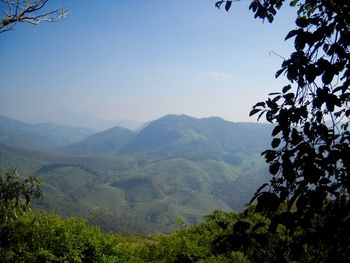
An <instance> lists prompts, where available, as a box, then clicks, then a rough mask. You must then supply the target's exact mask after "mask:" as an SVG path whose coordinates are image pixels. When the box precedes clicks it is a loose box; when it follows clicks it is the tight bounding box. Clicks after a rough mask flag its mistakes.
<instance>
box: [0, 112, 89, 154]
mask: <svg viewBox="0 0 350 263" xmlns="http://www.w3.org/2000/svg"><path fill="white" fill-rule="evenodd" d="M93 133H94V132H93V131H92V130H89V129H85V128H79V127H69V126H62V125H56V124H51V123H39V124H28V123H24V122H20V121H17V120H14V119H11V118H7V117H4V116H0V143H1V144H6V145H10V146H14V147H20V148H28V149H53V148H56V147H60V146H63V145H67V144H71V143H74V142H78V141H81V140H82V139H84V138H86V137H87V136H89V135H91V134H93Z"/></svg>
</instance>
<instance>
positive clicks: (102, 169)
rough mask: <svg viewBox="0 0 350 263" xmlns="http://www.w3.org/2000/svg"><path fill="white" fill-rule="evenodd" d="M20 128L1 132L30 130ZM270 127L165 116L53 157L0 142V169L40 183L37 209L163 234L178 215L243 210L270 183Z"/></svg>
mask: <svg viewBox="0 0 350 263" xmlns="http://www.w3.org/2000/svg"><path fill="white" fill-rule="evenodd" d="M7 121H9V122H11V121H13V120H7ZM4 122H5V121H3V123H4ZM18 125H23V124H22V123H17V122H15V123H13V124H11V125H9V124H7V125H3V126H6V127H12V126H13V127H15V130H17V131H18V130H19V131H22V132H28V131H27V130H25V129H24V128H22V129H19V128H18ZM24 127H25V128H26V127H27V126H26V125H24ZM271 129H272V126H271V125H265V124H256V123H232V122H228V121H225V120H223V119H221V118H217V117H212V118H203V119H197V118H193V117H190V116H185V115H167V116H164V117H162V118H160V119H158V120H155V121H152V122H150V123H149V124H148V125H147V126H145V127H144V128H143V129H141V130H140V131H138V132H132V131H130V130H127V129H124V128H120V127H114V128H112V129H108V130H106V131H104V132H99V133H94V134H91V135H90V136H87V137H86V138H83V139H82V140H80V141H79V142H75V143H73V144H70V145H66V146H64V147H60V148H58V149H55V150H54V151H52V150H45V151H43V150H40V151H38V150H32V149H23V148H24V147H22V149H20V148H18V147H14V146H8V145H4V144H0V169H9V168H13V167H18V168H19V169H20V170H21V171H22V174H24V175H36V176H39V177H41V178H42V179H43V181H44V182H45V184H44V186H43V194H44V197H43V198H42V199H40V200H39V201H38V202H36V206H37V207H39V208H41V209H46V210H55V211H56V212H58V213H59V214H61V215H63V216H71V215H80V216H85V217H91V216H93V217H94V218H95V223H96V224H97V225H99V226H101V227H103V228H104V229H106V230H112V231H121V232H123V231H126V232H128V231H135V230H137V231H146V232H148V231H169V230H171V229H172V228H173V227H175V226H176V218H177V217H181V218H183V219H184V220H185V221H186V222H187V223H191V224H192V223H197V222H199V221H200V220H201V218H202V217H203V216H204V215H206V214H209V213H211V212H212V211H213V210H215V209H224V210H241V209H242V208H243V207H244V205H245V204H246V203H247V202H248V201H249V200H250V198H251V197H252V195H253V193H254V192H255V190H256V189H257V188H258V187H259V186H260V185H261V184H262V183H263V182H265V181H267V179H268V169H267V167H266V164H265V162H264V160H263V159H262V157H261V156H260V152H261V151H262V150H264V149H265V148H267V146H268V143H269V141H270V133H271ZM38 134H40V133H38ZM15 135H16V134H15V133H14V134H13V136H14V137H13V139H16V138H15V137H16V136H15ZM35 135H36V134H35ZM36 136H39V135H36ZM26 138H28V137H26ZM43 138H44V137H43ZM17 140H19V138H17ZM31 142H32V143H33V142H35V141H31ZM20 145H22V146H23V143H22V144H20ZM15 146H17V145H15ZM121 222H124V223H121Z"/></svg>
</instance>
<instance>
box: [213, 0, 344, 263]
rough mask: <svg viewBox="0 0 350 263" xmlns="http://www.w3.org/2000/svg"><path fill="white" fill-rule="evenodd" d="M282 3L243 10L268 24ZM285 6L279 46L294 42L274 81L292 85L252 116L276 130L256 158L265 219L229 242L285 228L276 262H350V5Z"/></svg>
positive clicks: (310, 1)
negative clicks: (262, 171)
mask: <svg viewBox="0 0 350 263" xmlns="http://www.w3.org/2000/svg"><path fill="white" fill-rule="evenodd" d="M285 2H286V1H284V0H273V1H271V0H254V1H252V2H251V4H250V7H249V8H250V9H251V10H252V11H253V13H254V17H255V18H261V19H263V20H265V19H267V20H268V21H269V22H270V23H272V22H273V20H274V17H275V16H276V15H277V14H278V10H279V9H280V8H281V7H282V5H283V4H285ZM222 4H224V6H225V9H226V11H228V10H229V9H230V8H232V6H231V4H232V1H218V2H217V3H216V6H217V7H219V8H220V6H221V5H222ZM289 5H290V6H292V7H295V8H296V12H297V14H298V16H297V19H296V21H295V28H293V29H292V30H291V31H289V32H288V33H287V35H286V38H285V40H291V39H294V49H295V50H294V51H293V52H292V53H291V54H290V56H289V58H287V59H285V60H284V61H283V62H282V65H281V69H280V70H278V71H277V72H276V78H278V77H281V76H285V77H286V78H287V79H288V81H289V82H290V84H289V85H287V86H284V87H282V88H281V90H280V91H277V92H275V93H271V94H269V97H268V99H267V100H265V101H262V102H258V103H257V104H256V105H254V106H253V109H252V111H251V112H250V115H251V116H252V115H258V119H260V118H261V117H263V116H265V118H266V120H267V121H269V122H271V123H274V124H275V127H274V130H273V132H272V136H273V139H272V142H271V149H268V150H266V151H264V152H263V153H262V155H263V156H264V157H265V159H266V162H267V163H268V164H269V170H270V173H271V175H272V177H271V180H270V182H269V183H267V184H264V185H263V186H262V187H261V188H259V189H258V190H257V192H256V194H255V196H254V198H253V199H252V202H253V201H255V200H256V209H255V212H260V213H262V215H263V217H265V218H267V219H269V221H268V222H265V223H261V222H259V223H258V224H255V225H250V224H249V223H247V222H241V224H242V225H241V227H236V230H237V231H236V233H233V236H234V237H235V238H233V239H232V240H234V242H237V245H241V246H242V247H243V246H244V244H242V242H240V241H239V240H238V238H237V237H238V236H239V235H238V234H239V233H241V232H246V233H250V235H251V238H252V239H255V240H258V239H259V238H258V237H259V235H258V232H259V230H261V229H263V228H265V229H267V233H268V234H273V233H275V232H276V231H278V230H281V228H283V229H284V230H285V235H286V238H285V241H284V244H279V245H278V248H277V247H275V249H276V250H275V252H276V254H275V256H276V261H277V262H285V261H286V259H287V258H289V259H293V260H301V259H302V260H305V259H306V258H308V260H310V261H312V260H316V261H317V262H323V261H325V262H328V261H329V260H332V261H334V260H335V261H339V262H345V261H349V260H350V252H349V251H350V238H349V237H350V234H349V229H350V228H349V227H350V216H349V215H350V202H349V193H350V177H349V172H350V132H349V116H350V108H349V102H350V90H349V84H350V78H349V77H350V50H349V47H350V2H349V1H347V0H339V1H333V0H303V1H298V0H292V1H289ZM262 240H264V239H262ZM260 241H261V240H260ZM258 243H259V242H258ZM260 245H261V246H262V247H263V242H260ZM316 248H318V249H319V250H322V249H324V251H325V252H324V253H320V252H319V251H318V252H317V250H318V249H316ZM307 255H308V257H306V256H307ZM313 256H314V258H313ZM260 260H261V259H260Z"/></svg>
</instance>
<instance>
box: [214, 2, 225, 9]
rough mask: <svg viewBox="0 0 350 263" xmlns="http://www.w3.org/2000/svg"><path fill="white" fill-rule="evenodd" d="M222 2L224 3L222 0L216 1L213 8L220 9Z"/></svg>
mask: <svg viewBox="0 0 350 263" xmlns="http://www.w3.org/2000/svg"><path fill="white" fill-rule="evenodd" d="M223 2H224V0H221V1H217V2H216V3H215V7H217V8H219V9H220V7H221V5H222V3H223Z"/></svg>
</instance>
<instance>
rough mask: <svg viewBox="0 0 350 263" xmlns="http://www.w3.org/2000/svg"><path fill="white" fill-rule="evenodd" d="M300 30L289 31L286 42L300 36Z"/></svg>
mask: <svg viewBox="0 0 350 263" xmlns="http://www.w3.org/2000/svg"><path fill="white" fill-rule="evenodd" d="M298 32H299V30H292V31H289V33H288V34H287V36H286V38H285V39H284V40H288V39H290V38H291V37H294V36H296V35H297V34H298Z"/></svg>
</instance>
